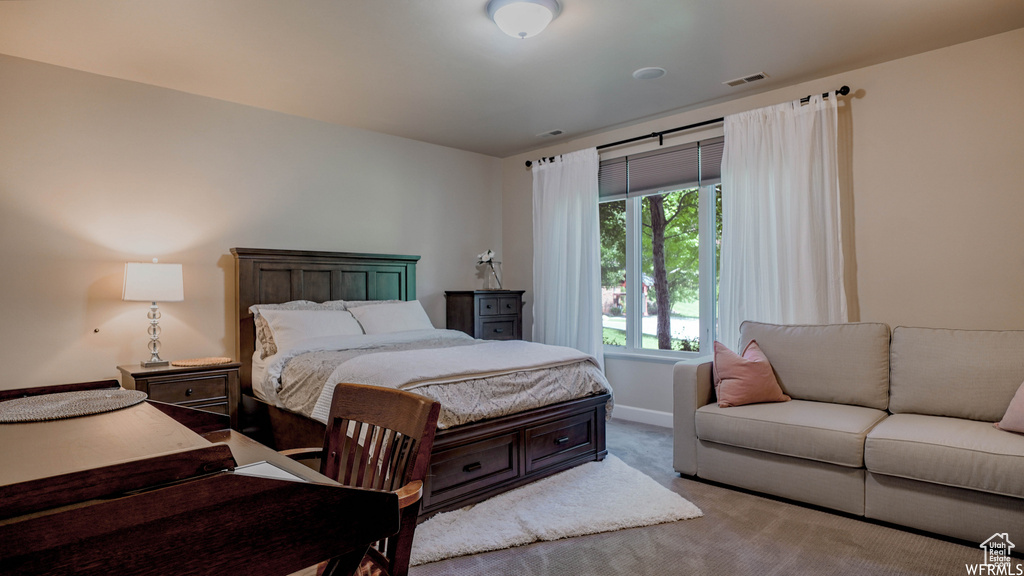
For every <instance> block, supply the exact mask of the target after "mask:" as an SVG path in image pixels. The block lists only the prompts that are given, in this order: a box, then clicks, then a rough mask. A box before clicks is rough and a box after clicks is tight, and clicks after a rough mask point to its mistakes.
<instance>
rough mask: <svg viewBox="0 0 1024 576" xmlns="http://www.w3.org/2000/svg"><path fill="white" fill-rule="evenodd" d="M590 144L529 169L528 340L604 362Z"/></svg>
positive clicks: (595, 158)
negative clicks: (530, 267)
mask: <svg viewBox="0 0 1024 576" xmlns="http://www.w3.org/2000/svg"><path fill="white" fill-rule="evenodd" d="M598 165H599V158H598V155H597V149H596V148H589V149H587V150H580V151H578V152H572V153H570V154H563V155H562V156H560V157H556V158H555V159H554V160H541V161H539V162H538V163H537V164H535V165H534V167H533V339H534V341H536V342H543V343H545V344H555V345H558V346H569V347H572V348H576V349H577V350H580V351H582V352H586V353H587V354H590V355H592V356H594V357H595V358H597V361H598V364H600V365H602V366H603V365H604V360H603V355H602V350H603V344H602V337H601V335H602V328H601V247H600V242H601V239H600V232H599V225H600V224H599V217H598V207H597V171H598Z"/></svg>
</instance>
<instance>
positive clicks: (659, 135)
mask: <svg viewBox="0 0 1024 576" xmlns="http://www.w3.org/2000/svg"><path fill="white" fill-rule="evenodd" d="M836 93H837V94H839V95H840V96H846V95H847V94H849V93H850V87H849V86H843V87H842V88H840V89H839V90H836ZM828 95H829V93H828V92H825V93H823V94H822V95H821V97H822V98H827V97H828ZM810 100H811V97H810V96H804V97H803V98H801V99H800V102H801V103H804V104H806V103H807V102H810ZM724 120H725V118H713V119H711V120H705V121H703V122H697V123H694V124H687V125H686V126H680V127H678V128H670V129H668V130H662V131H661V132H651V133H650V134H645V135H643V136H636V137H635V138H627V139H625V140H619V141H618V142H610V143H608V144H601V145H600V146H598V147H597V149H598V150H602V149H604V148H613V147H615V146H622V145H623V144H629V143H631V142H639V141H640V140H646V139H648V138H657V139H658V146H661V145H662V144H664V143H665V135H666V134H672V133H673V132H682V131H683V130H692V129H694V128H700V127H701V126H707V125H708V124H717V123H719V122H722V121H724ZM541 160H543V158H541ZM554 160H555V157H554V156H551V157H549V158H548V161H550V162H554ZM530 166H533V162H532V161H530V160H527V161H526V167H527V168H529V167H530Z"/></svg>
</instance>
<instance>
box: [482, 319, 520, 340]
mask: <svg viewBox="0 0 1024 576" xmlns="http://www.w3.org/2000/svg"><path fill="white" fill-rule="evenodd" d="M480 338H481V339H483V340H515V339H516V319H515V318H514V317H513V318H508V319H504V318H502V319H495V320H483V321H481V322H480Z"/></svg>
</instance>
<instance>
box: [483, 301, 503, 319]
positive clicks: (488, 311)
mask: <svg viewBox="0 0 1024 576" xmlns="http://www.w3.org/2000/svg"><path fill="white" fill-rule="evenodd" d="M478 302H479V306H480V310H479V311H478V312H479V314H480V315H481V316H495V315H497V314H501V308H500V307H499V306H500V305H499V304H498V299H497V298H480V299H479V300H478Z"/></svg>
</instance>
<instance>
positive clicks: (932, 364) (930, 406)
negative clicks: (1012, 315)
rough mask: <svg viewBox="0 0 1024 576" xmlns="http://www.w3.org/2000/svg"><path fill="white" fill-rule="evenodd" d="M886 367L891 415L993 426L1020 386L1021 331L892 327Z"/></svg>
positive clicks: (1023, 368)
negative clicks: (888, 366)
mask: <svg viewBox="0 0 1024 576" xmlns="http://www.w3.org/2000/svg"><path fill="white" fill-rule="evenodd" d="M758 342H759V343H760V342H761V339H760V338H758ZM761 348H762V349H763V350H764V351H765V354H767V355H768V357H769V358H771V359H772V364H773V365H774V364H776V362H775V358H774V357H773V356H772V355H771V352H770V351H769V350H768V349H767V348H766V347H765V346H763V345H762V346H761ZM891 363H892V382H891V387H890V391H889V395H890V400H889V410H890V411H891V412H893V413H912V414H929V415H932V416H951V417H954V418H969V419H971V420H982V421H985V422H995V421H997V420H999V419H1000V418H1002V417H1003V414H1004V413H1005V412H1006V408H1007V406H1009V405H1010V400H1011V399H1012V398H1013V395H1014V393H1015V392H1016V391H1017V388H1018V387H1020V384H1021V382H1022V381H1024V330H1004V331H997V330H944V329H936V328H907V327H905V326H897V327H896V328H895V329H894V330H893V331H892V354H891ZM780 380H781V379H780ZM780 384H782V387H783V389H786V384H785V383H783V382H780ZM787 391H788V390H787Z"/></svg>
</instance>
